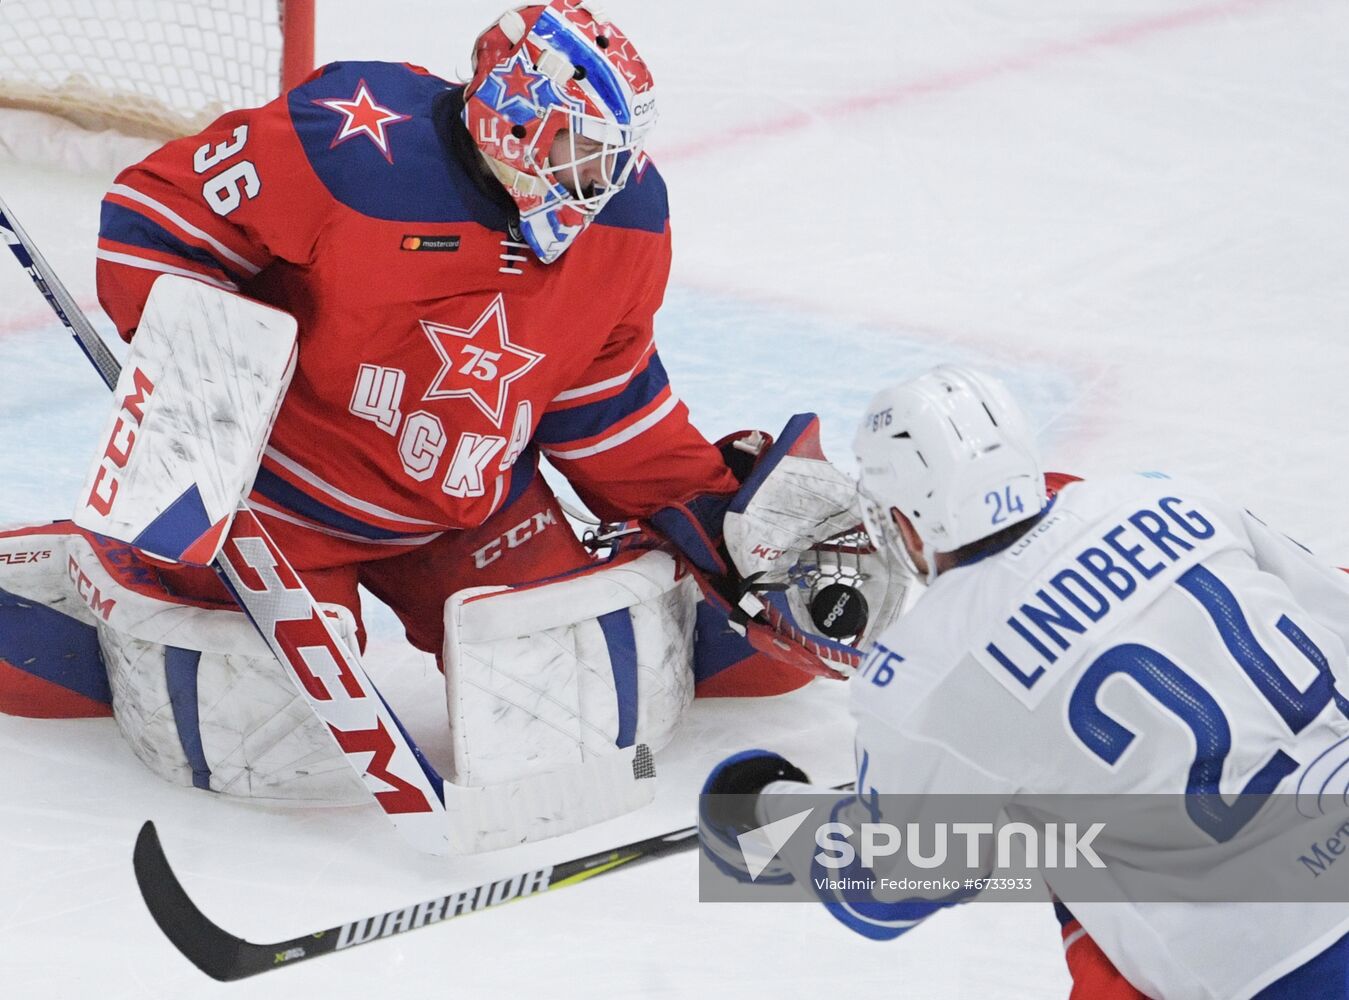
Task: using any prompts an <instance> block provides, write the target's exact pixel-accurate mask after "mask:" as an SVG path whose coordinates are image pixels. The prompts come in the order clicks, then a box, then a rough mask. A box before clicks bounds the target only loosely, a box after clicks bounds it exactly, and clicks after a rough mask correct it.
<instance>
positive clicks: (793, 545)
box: [724, 413, 862, 581]
mask: <svg viewBox="0 0 1349 1000" xmlns="http://www.w3.org/2000/svg"><path fill="white" fill-rule="evenodd" d="M770 445H771V446H770V447H768V448H767V449H766V450H765V451H764V452H763V454H762V455H761V456H760V457H759V460H758V461H757V462H756V463H755V465H754V471H753V472H751V473H750V474H749V476H748V478H746V479H745V480H744V481H743V482H742V483H741V486H740V489H739V491H738V492H737V493H736V494H735V496H734V497H732V498H731V504H730V507H728V508H727V511H726V519H725V525H724V531H725V535H726V550H727V552H728V553H729V554H730V557H731V561H732V562H733V563H734V564H735V568H736V569H737V570H738V571H739V572H740V575H741V577H743V578H744V579H746V580H756V579H765V580H771V581H782V580H785V579H786V577H787V570H788V568H789V567H791V566H793V565H795V564H796V563H797V562H798V561H799V560H800V558H801V554H802V553H803V552H805V551H806V550H807V549H809V548H810V547H811V546H812V545H814V544H815V543H816V542H821V541H823V540H824V539H826V538H832V537H833V536H835V535H838V534H841V533H843V532H846V531H851V530H853V529H854V528H855V527H856V526H857V525H858V524H860V523H861V522H862V515H861V511H860V508H859V507H858V502H857V484H856V483H855V482H853V480H852V479H851V478H849V477H848V476H846V475H844V474H843V473H842V472H840V471H839V470H838V469H836V468H834V466H833V465H831V464H830V463H829V461H828V459H826V458H825V457H824V452H823V451H822V450H821V448H820V420H819V418H818V417H817V416H815V414H813V413H798V414H797V415H796V416H794V417H792V418H791V419H790V420H789V421H787V426H786V427H784V428H783V429H782V435H781V436H780V437H779V438H778V440H777V441H776V442H770Z"/></svg>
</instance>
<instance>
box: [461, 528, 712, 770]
mask: <svg viewBox="0 0 1349 1000" xmlns="http://www.w3.org/2000/svg"><path fill="white" fill-rule="evenodd" d="M697 600H698V588H697V584H696V583H695V582H694V580H693V579H692V578H691V577H689V576H687V575H681V574H680V572H679V569H678V565H677V563H676V562H675V560H674V559H673V558H672V557H671V556H669V555H668V554H666V553H664V552H644V553H633V554H629V555H626V556H620V557H619V558H618V559H615V560H614V561H612V562H609V563H605V564H603V565H601V566H599V567H597V568H596V569H593V570H587V571H586V572H583V573H579V574H576V575H574V576H569V577H565V578H563V579H560V580H554V581H546V582H543V583H537V584H530V585H526V586H523V587H514V588H502V587H497V588H474V589H471V590H465V591H461V592H459V593H457V594H455V595H454V596H452V597H451V598H450V599H449V600H448V601H446V603H445V656H444V659H445V680H446V693H447V697H448V702H449V714H450V735H451V744H452V752H453V759H452V761H451V768H450V774H449V775H448V777H449V779H450V780H451V781H453V782H455V783H456V784H459V785H469V786H486V785H493V784H498V783H503V782H509V781H512V780H516V779H520V778H524V777H527V776H532V775H537V774H541V773H544V772H549V771H557V770H559V769H563V768H567V767H574V766H576V765H584V764H587V763H589V762H592V761H595V760H597V759H599V758H603V757H605V756H611V755H613V754H615V753H616V752H617V751H618V750H619V749H620V748H624V747H631V746H632V745H633V744H636V743H644V744H647V745H648V746H650V747H651V749H653V750H656V749H659V748H660V747H662V746H664V745H665V744H666V743H668V742H669V740H670V738H671V736H672V734H673V732H674V729H675V727H676V725H677V724H678V722H679V720H680V718H681V717H682V716H683V714H684V711H685V710H686V709H687V708H688V706H689V704H690V703H691V702H692V700H693V625H694V608H695V605H696V602H697ZM646 784H650V782H646Z"/></svg>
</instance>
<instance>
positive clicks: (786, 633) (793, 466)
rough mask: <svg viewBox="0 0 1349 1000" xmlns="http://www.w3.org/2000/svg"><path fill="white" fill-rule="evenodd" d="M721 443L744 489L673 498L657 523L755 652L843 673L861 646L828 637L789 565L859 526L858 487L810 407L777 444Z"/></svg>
mask: <svg viewBox="0 0 1349 1000" xmlns="http://www.w3.org/2000/svg"><path fill="white" fill-rule="evenodd" d="M718 447H719V448H720V449H721V452H722V455H723V456H724V457H725V459H726V462H727V465H728V467H730V468H731V470H732V472H733V473H734V474H735V476H736V478H737V479H739V480H740V483H741V486H740V489H739V490H738V491H737V492H736V493H735V494H734V495H733V496H730V497H726V496H701V497H696V498H694V499H693V500H691V501H688V502H686V503H682V504H672V505H670V506H668V507H665V508H663V509H661V510H660V511H657V512H656V513H655V514H654V515H653V516H652V517H651V518H650V521H651V523H652V525H653V526H654V527H655V528H656V530H657V531H659V532H660V533H661V534H663V535H664V536H665V537H666V538H668V539H670V540H671V541H672V542H674V544H675V546H676V547H677V548H678V549H679V550H680V551H681V552H682V553H683V554H684V555H685V556H686V557H687V558H688V560H689V561H690V562H691V563H692V564H693V565H694V567H695V569H696V572H697V576H698V580H699V583H700V584H701V585H702V586H703V590H704V592H705V593H707V596H708V600H709V603H711V604H712V605H713V606H715V607H717V608H718V609H719V610H720V611H722V612H724V613H725V614H726V615H727V616H728V617H729V618H730V620H731V621H732V622H733V623H734V627H736V629H737V631H739V632H741V633H742V634H743V635H745V637H746V638H747V639H748V640H749V642H750V644H751V645H752V646H753V647H754V648H755V649H756V650H758V651H759V652H760V653H764V654H766V655H768V656H769V657H772V658H773V659H775V660H779V661H781V662H784V663H788V664H790V665H791V666H793V667H796V668H797V669H799V670H802V671H804V672H806V673H809V674H818V675H823V676H828V677H836V678H841V677H846V676H847V675H848V672H849V670H850V669H851V668H855V667H856V666H857V665H858V664H859V663H860V661H861V657H860V656H859V655H858V651H857V649H856V647H854V646H852V645H849V644H848V643H846V642H840V641H837V640H834V639H830V638H828V637H827V636H826V635H824V634H823V630H822V629H821V627H820V626H819V625H817V624H815V623H814V622H813V621H812V618H811V615H810V612H809V609H808V608H807V607H806V606H805V603H804V594H803V593H802V592H800V590H799V588H797V587H795V586H793V585H792V583H791V581H790V580H789V575H790V574H789V571H790V569H791V568H792V567H794V566H797V565H798V564H799V563H800V561H801V557H802V555H803V553H805V552H806V551H807V550H809V549H811V548H812V546H814V545H815V544H816V543H817V542H820V541H822V540H823V539H826V538H832V537H834V536H836V535H839V534H840V533H842V532H846V531H851V530H857V529H858V527H859V525H860V524H861V514H860V512H859V509H858V506H857V487H856V484H855V483H854V482H853V481H852V480H851V479H850V478H848V477H847V476H846V475H844V474H843V473H842V472H840V471H839V470H838V469H836V468H834V466H833V465H831V464H830V463H829V461H828V460H827V459H826V458H825V457H824V453H823V451H821V449H820V422H819V418H818V417H816V416H815V415H814V414H813V413H799V414H797V415H796V416H794V417H792V418H791V420H789V421H788V422H787V425H786V427H784V428H783V430H782V434H781V436H780V437H779V438H778V439H777V440H776V441H774V440H773V438H771V437H770V436H768V435H767V434H763V433H760V432H757V431H754V432H740V433H738V434H734V435H730V436H728V437H726V438H724V439H722V440H721V441H720V442H718ZM901 596H902V591H901ZM862 607H863V608H864V607H865V605H862ZM887 607H888V606H887ZM862 618H863V620H864V621H863V624H865V611H863V613H862ZM856 631H857V632H859V633H860V632H861V631H862V628H861V627H860V626H859V628H858V629H857V630H856Z"/></svg>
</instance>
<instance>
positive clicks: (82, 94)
mask: <svg viewBox="0 0 1349 1000" xmlns="http://www.w3.org/2000/svg"><path fill="white" fill-rule="evenodd" d="M315 2H316V0H5V2H4V4H3V6H0V108H12V109H21V110H27V111H40V112H44V113H46V114H49V115H56V116H59V117H61V118H64V119H66V120H68V121H70V122H73V123H75V124H76V125H78V126H80V127H81V128H83V129H87V130H90V131H105V130H112V131H115V132H119V133H122V134H124V135H132V136H142V137H145V138H151V139H158V140H164V139H167V138H172V137H175V136H179V135H185V134H188V133H190V132H193V131H196V130H198V129H200V128H201V127H203V126H204V125H206V124H207V123H208V122H210V121H211V120H212V119H213V118H215V117H217V116H218V115H220V114H221V113H223V112H225V111H227V110H229V109H231V108H236V107H251V106H255V105H258V104H263V103H265V102H267V101H269V100H271V99H272V98H273V97H275V96H276V95H277V94H279V93H280V92H281V91H282V90H283V89H285V88H286V87H289V86H292V85H294V84H295V83H297V82H299V80H301V79H302V78H303V77H304V76H305V75H306V74H307V73H308V72H309V71H310V70H311V69H312V68H313V64H314V5H315Z"/></svg>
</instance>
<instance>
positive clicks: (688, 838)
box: [132, 820, 698, 982]
mask: <svg viewBox="0 0 1349 1000" xmlns="http://www.w3.org/2000/svg"><path fill="white" fill-rule="evenodd" d="M697 845H698V828H697V827H696V826H690V827H685V828H683V829H681V830H672V831H670V832H669V833H666V834H663V835H661V836H658V837H649V838H647V839H646V840H638V841H634V842H633V843H631V844H624V845H623V846H622V847H616V848H612V849H610V850H605V851H597V852H595V853H594V854H587V855H585V856H584V857H580V858H574V859H572V860H571V861H564V862H562V863H561V864H557V865H546V866H544V867H541V868H533V869H530V870H529V871H524V872H519V873H517V874H515V875H511V876H509V877H507V878H502V879H496V880H493V881H491V882H484V883H483V884H482V885H478V886H474V887H473V888H471V889H462V890H460V891H458V892H453V893H450V894H448V895H445V896H441V897H439V898H437V899H431V900H426V901H423V902H419V903H416V904H414V905H412V906H406V907H403V908H401V909H397V910H389V911H387V912H385V913H377V914H375V915H374V916H372V917H366V918H364V919H361V920H354V921H352V922H351V923H346V924H339V925H338V926H336V927H328V928H326V929H324V930H321V931H314V932H311V933H309V934H302V935H300V936H299V937H294V938H290V939H288V940H285V941H276V942H274V943H271V944H255V943H254V942H252V941H247V940H245V939H244V938H241V937H236V936H235V935H233V934H231V933H230V932H229V931H227V930H225V929H224V928H222V927H220V926H219V925H218V924H216V923H215V922H213V921H212V920H211V919H210V918H209V917H207V916H206V915H205V914H204V913H202V912H201V910H200V909H198V908H197V905H196V904H195V903H193V902H192V899H191V897H189V896H188V894H187V891H186V890H185V889H184V888H183V885H182V883H181V882H179V881H178V876H177V875H175V874H174V872H173V868H172V867H171V866H170V865H169V859H168V858H167V857H166V856H165V855H164V848H163V847H162V846H161V845H160V843H159V834H158V833H156V831H155V825H154V823H153V822H151V821H149V820H147V821H146V823H145V825H144V826H142V827H141V832H140V835H139V836H138V837H137V838H136V849H135V852H134V854H133V855H132V861H133V864H134V867H135V870H136V884H137V885H138V886H139V887H140V891H141V896H142V897H143V898H144V900H145V905H146V906H147V907H148V908H149V910H150V915H151V916H152V917H154V920H155V923H156V924H158V925H159V929H160V930H161V931H163V932H164V935H165V936H166V937H167V938H168V939H169V940H170V941H171V942H173V945H174V947H176V948H177V949H178V950H179V951H180V952H182V953H183V955H184V957H186V958H187V960H188V961H190V962H191V963H192V964H193V965H195V966H196V967H197V968H198V969H200V970H201V971H202V972H204V973H206V974H207V975H208V976H210V977H211V978H212V979H218V980H220V981H221V982H232V981H233V980H236V979H245V978H247V977H248V976H256V975H258V974H259V973H262V972H270V971H271V970H273V969H279V968H283V967H285V966H290V965H294V964H295V963H296V962H303V961H306V960H308V959H311V958H318V957H320V956H321V955H327V954H329V953H331V952H337V951H346V950H347V949H348V948H355V947H356V946H358V945H362V944H369V943H370V942H372V941H380V940H383V939H384V938H389V937H393V936H394V935H395V934H403V933H405V932H407V931H411V930H416V929H417V928H419V927H426V926H427V925H429V924H438V923H443V922H444V921H446V920H451V919H453V918H454V917H461V916H464V915H465V914H468V913H476V912H478V911H479V910H486V909H490V908H491V907H493V906H500V905H501V904H502V903H510V902H513V901H515V900H517V899H524V898H526V897H528V896H537V895H539V894H540V893H544V892H547V891H549V890H550V889H563V888H566V887H567V886H569V885H576V884H578V883H580V882H585V881H587V880H589V879H592V878H595V877H597V876H600V875H604V874H607V873H609V872H612V871H618V870H619V869H621V868H631V867H632V866H633V865H637V864H641V863H643V862H646V861H652V860H654V859H656V858H662V857H665V856H666V855H669V854H678V853H681V852H683V851H688V850H692V849H694V848H695V847H697Z"/></svg>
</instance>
